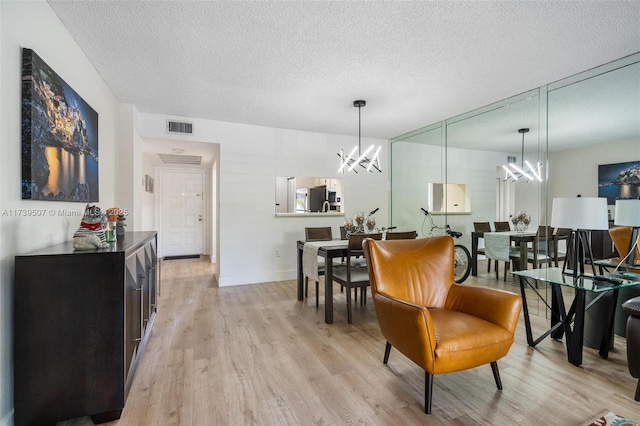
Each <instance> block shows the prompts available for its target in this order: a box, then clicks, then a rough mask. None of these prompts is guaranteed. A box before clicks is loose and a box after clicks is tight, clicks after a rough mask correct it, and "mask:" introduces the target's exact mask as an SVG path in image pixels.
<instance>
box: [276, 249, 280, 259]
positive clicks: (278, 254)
mask: <svg viewBox="0 0 640 426" xmlns="http://www.w3.org/2000/svg"><path fill="white" fill-rule="evenodd" d="M276 257H280V249H276Z"/></svg>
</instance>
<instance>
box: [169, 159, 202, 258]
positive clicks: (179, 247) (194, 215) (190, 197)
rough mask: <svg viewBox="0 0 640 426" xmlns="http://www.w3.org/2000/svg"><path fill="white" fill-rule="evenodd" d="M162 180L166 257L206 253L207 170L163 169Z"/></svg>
mask: <svg viewBox="0 0 640 426" xmlns="http://www.w3.org/2000/svg"><path fill="white" fill-rule="evenodd" d="M159 177H160V187H161V188H163V191H162V192H161V197H160V200H159V201H160V218H161V220H160V226H161V229H162V239H161V241H162V243H161V244H162V253H163V256H165V257H172V256H199V255H201V254H204V245H203V236H204V230H205V229H204V228H205V226H204V225H205V223H206V217H205V209H204V206H205V200H204V198H205V173H204V170H198V169H182V170H178V169H175V170H174V169H161V170H160V172H159Z"/></svg>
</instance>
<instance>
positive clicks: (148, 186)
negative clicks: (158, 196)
mask: <svg viewBox="0 0 640 426" xmlns="http://www.w3.org/2000/svg"><path fill="white" fill-rule="evenodd" d="M144 190H145V191H147V192H150V193H152V194H153V178H152V177H151V176H149V175H144Z"/></svg>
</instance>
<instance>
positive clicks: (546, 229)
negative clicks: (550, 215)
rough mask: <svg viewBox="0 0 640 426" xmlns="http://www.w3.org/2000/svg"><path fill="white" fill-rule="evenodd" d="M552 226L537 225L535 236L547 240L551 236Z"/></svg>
mask: <svg viewBox="0 0 640 426" xmlns="http://www.w3.org/2000/svg"><path fill="white" fill-rule="evenodd" d="M553 229H554V228H553V227H551V226H545V225H540V226H538V232H537V233H536V238H538V240H548V239H550V238H551V237H552V236H553Z"/></svg>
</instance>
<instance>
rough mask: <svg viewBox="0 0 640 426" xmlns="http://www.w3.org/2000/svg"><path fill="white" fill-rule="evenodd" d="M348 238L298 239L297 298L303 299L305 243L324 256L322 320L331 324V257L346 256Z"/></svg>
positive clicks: (318, 254)
mask: <svg viewBox="0 0 640 426" xmlns="http://www.w3.org/2000/svg"><path fill="white" fill-rule="evenodd" d="M348 243H349V241H348V240H331V241H314V242H305V241H298V242H297V249H298V282H297V290H298V300H304V270H303V269H304V267H303V252H304V247H305V245H308V246H309V245H311V246H313V248H314V249H317V256H320V257H322V258H324V295H325V297H324V322H325V323H327V324H333V259H335V258H338V257H340V258H341V257H343V256H346V254H347V245H348Z"/></svg>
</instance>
